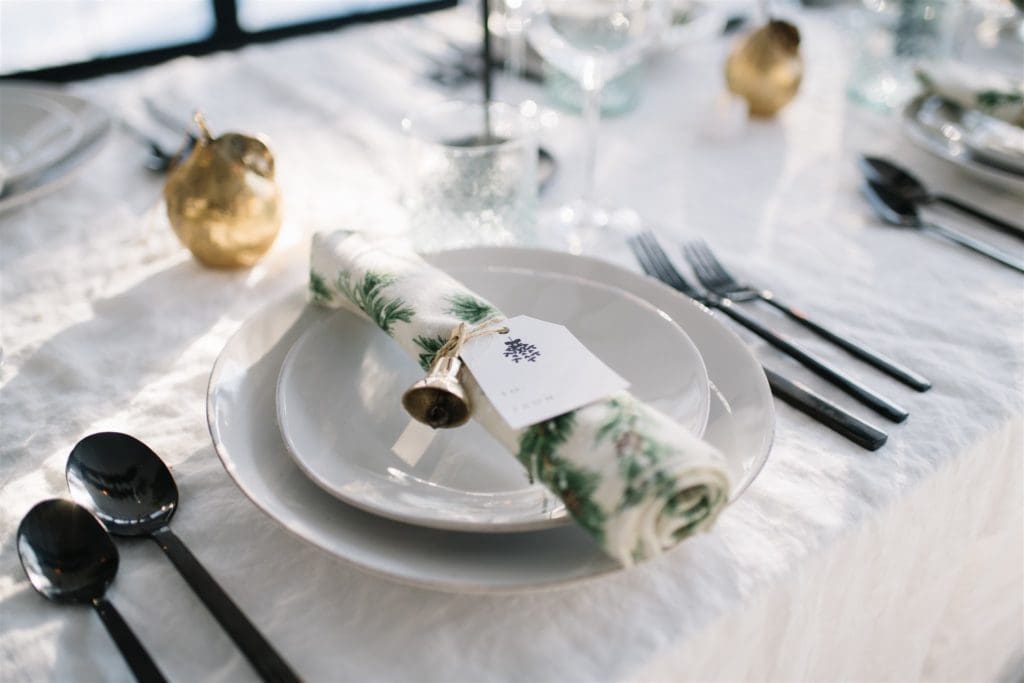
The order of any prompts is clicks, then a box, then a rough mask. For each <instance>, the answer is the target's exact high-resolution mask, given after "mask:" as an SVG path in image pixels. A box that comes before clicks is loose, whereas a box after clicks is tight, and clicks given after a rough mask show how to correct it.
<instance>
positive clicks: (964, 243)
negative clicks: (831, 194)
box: [861, 181, 1024, 273]
mask: <svg viewBox="0 0 1024 683" xmlns="http://www.w3.org/2000/svg"><path fill="white" fill-rule="evenodd" d="M861 191H862V192H863V194H864V197H865V198H866V199H867V200H868V203H869V204H871V207H872V208H873V209H874V210H875V213H876V214H878V216H879V217H880V218H881V219H882V220H883V221H885V222H886V223H888V224H889V225H893V226H896V227H901V228H911V229H914V230H921V231H922V232H930V233H934V234H936V235H938V236H940V237H942V238H944V239H946V240H949V241H950V242H954V243H956V244H958V245H960V246H961V247H964V248H965V249H970V250H971V251H973V252H975V253H977V254H981V255H982V256H985V257H987V258H989V259H992V260H993V261H996V262H997V263H1000V264H1002V265H1004V266H1006V267H1008V268H1011V269H1013V270H1016V271H1017V272H1019V273H1024V262H1021V261H1020V260H1018V259H1016V258H1014V257H1013V256H1012V255H1010V254H1007V253H1005V252H1003V251H1002V250H1000V249H997V248H996V247H993V246H992V245H990V244H987V243H986V242H982V241H981V240H977V239H974V238H973V237H971V236H969V235H965V234H963V233H961V232H958V231H956V230H953V229H951V228H947V227H945V226H942V225H938V224H936V223H932V222H929V221H925V220H922V218H921V214H920V213H919V212H918V210H917V204H916V203H914V202H913V201H911V200H909V199H907V198H906V197H904V196H902V195H900V194H899V193H897V192H893V191H892V190H891V189H890V188H889V187H887V186H885V185H879V184H877V183H873V182H871V181H868V182H866V183H865V184H864V185H863V186H862V187H861Z"/></svg>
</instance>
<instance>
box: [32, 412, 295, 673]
mask: <svg viewBox="0 0 1024 683" xmlns="http://www.w3.org/2000/svg"><path fill="white" fill-rule="evenodd" d="M65 476H66V479H67V483H68V489H69V491H70V492H71V497H72V498H73V499H74V501H75V502H71V501H68V500H61V499H51V500H46V501H43V502H41V503H39V504H37V505H36V506H35V507H33V508H32V510H30V511H29V513H28V514H27V515H26V516H25V518H24V519H23V520H22V522H21V525H20V526H19V528H18V534H17V538H18V554H19V556H20V558H21V564H22V567H23V568H24V570H25V573H26V575H28V577H29V580H30V582H31V583H32V586H33V587H34V588H35V589H36V590H37V591H38V592H39V593H41V594H42V595H44V596H45V597H47V598H49V599H50V600H53V601H55V602H60V603H79V604H83V603H88V604H92V605H93V607H94V608H95V609H96V611H97V613H99V615H100V618H101V619H102V620H103V623H104V625H106V627H107V629H108V630H109V631H110V634H111V636H112V637H113V639H114V641H115V643H116V644H117V646H118V648H119V649H120V651H121V653H122V655H124V658H125V660H126V662H127V663H128V666H129V668H131V670H132V672H133V673H134V674H135V676H136V678H138V679H139V680H140V681H163V680H165V679H164V677H163V676H162V674H161V673H160V671H159V669H158V668H157V666H156V664H155V663H154V662H153V660H152V658H151V657H150V656H149V654H148V653H147V651H146V649H145V647H144V646H143V645H142V644H141V643H140V642H139V640H138V638H136V636H135V635H134V633H133V632H132V630H131V628H130V627H129V626H128V625H127V623H126V622H125V621H124V619H123V618H121V616H120V614H118V612H117V610H116V609H115V608H114V606H113V605H112V604H110V603H109V602H108V601H107V600H106V599H105V598H104V597H103V595H104V593H105V591H106V589H107V587H109V585H110V584H111V583H112V582H113V580H114V576H115V574H116V573H117V567H118V553H117V548H116V547H115V545H114V543H113V541H112V540H111V534H112V535H115V536H125V537H149V538H151V539H153V540H154V541H156V543H157V545H159V546H160V549H161V550H163V551H164V553H165V554H166V555H167V557H168V558H169V559H170V561H171V563H172V564H173V565H174V566H175V568H176V569H177V570H178V572H179V573H180V574H181V575H182V577H183V578H184V579H185V581H186V582H187V583H188V584H189V586H190V587H191V588H192V590H193V591H194V592H195V593H196V595H197V596H198V597H199V598H200V600H202V602H203V603H204V604H205V605H206V606H207V608H208V609H209V610H210V613H211V614H212V615H213V616H214V617H215V618H216V619H217V621H218V622H219V623H220V625H221V626H222V627H223V628H224V630H225V632H227V634H228V635H229V636H230V637H231V638H232V640H234V641H235V643H236V644H237V645H238V647H239V649H240V650H241V651H242V653H243V654H244V655H245V657H246V658H247V659H248V660H249V662H250V663H251V664H252V666H253V668H254V669H255V670H256V672H257V673H258V674H259V675H260V677H261V678H262V679H263V680H265V681H280V682H283V683H284V682H294V681H299V680H300V679H299V677H298V676H297V675H296V674H295V673H294V672H293V671H292V669H291V668H290V667H289V666H288V664H287V663H286V662H285V661H284V659H282V658H281V656H280V655H279V654H278V653H277V652H276V651H275V650H274V648H273V646H271V645H270V643H269V642H267V640H266V639H265V638H264V637H263V635H262V634H260V632H259V631H258V630H257V629H256V627H255V626H253V625H252V623H251V622H250V621H249V620H248V618H246V616H245V615H244V614H243V613H242V611H241V610H240V609H239V608H238V606H237V605H235V603H234V601H232V600H231V598H230V597H229V596H228V595H227V593H225V592H224V590H223V589H222V588H221V587H220V586H219V585H218V584H217V582H216V580H215V579H214V578H213V577H212V576H210V574H209V572H207V571H206V569H205V568H204V567H203V566H202V565H201V564H200V563H199V560H197V559H196V558H195V556H194V555H192V553H191V552H190V551H189V550H188V548H187V547H186V546H185V544H184V543H183V542H182V541H181V540H180V539H179V538H178V537H177V536H176V535H175V534H174V533H173V532H172V531H171V529H170V527H169V526H168V525H169V523H170V520H171V517H172V516H173V515H174V513H175V511H176V510H177V508H178V488H177V485H176V484H175V482H174V478H173V477H172V475H171V473H170V470H168V469H167V467H166V465H164V463H163V461H162V460H161V459H160V457H159V456H158V455H157V454H156V453H154V452H153V451H152V450H151V449H150V448H149V447H148V446H147V445H146V444H144V443H142V442H141V441H139V440H138V439H136V438H134V437H132V436H129V435H127V434H120V433H117V432H101V433H97V434H92V435H90V436H87V437H85V438H84V439H82V440H81V441H79V442H78V444H77V445H76V446H75V447H74V449H72V451H71V455H70V456H69V457H68V462H67V466H66V469H65Z"/></svg>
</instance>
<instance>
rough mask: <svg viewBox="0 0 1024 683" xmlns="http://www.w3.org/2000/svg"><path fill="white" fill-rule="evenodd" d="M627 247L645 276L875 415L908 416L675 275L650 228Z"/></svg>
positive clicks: (897, 418) (725, 299) (729, 303)
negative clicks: (730, 323) (743, 329)
mask: <svg viewBox="0 0 1024 683" xmlns="http://www.w3.org/2000/svg"><path fill="white" fill-rule="evenodd" d="M629 246H630V248H631V249H632V250H633V253H634V254H635V255H636V257H637V260H638V261H639V262H640V265H641V267H642V268H643V269H644V271H645V272H646V273H647V274H648V275H652V276H653V277H656V278H657V279H659V280H661V281H662V282H664V283H665V284H667V285H668V286H670V287H672V288H673V289H675V290H677V291H679V292H682V293H683V294H685V295H686V296H688V297H690V298H691V299H694V300H696V301H698V302H700V303H702V304H704V305H705V306H707V307H709V308H714V309H717V310H719V311H721V312H722V313H724V314H725V315H727V316H729V317H730V318H732V319H733V320H735V321H736V322H738V323H739V324H741V325H743V326H744V327H746V328H747V329H748V330H750V331H751V332H753V333H754V334H756V335H757V336H759V337H761V338H762V339H764V340H765V341H766V342H768V343H769V344H771V345H772V346H774V347H775V348H777V349H779V350H780V351H782V352H783V353H785V354H786V355H788V356H790V357H791V358H793V359H794V360H796V361H798V362H799V363H800V364H801V365H803V366H804V367H806V368H807V369H809V370H810V371H811V372H813V373H814V374H816V375H818V376H819V377H822V378H824V379H826V380H828V381H829V382H831V383H832V384H834V385H835V386H836V387H838V388H840V389H842V390H843V391H844V392H846V393H847V394H849V395H850V396H852V397H853V398H855V399H856V400H857V401H859V402H860V403H862V404H863V405H865V406H867V407H869V408H871V409H872V410H874V411H875V412H876V413H878V414H879V415H882V416H884V417H886V418H888V419H889V420H892V421H893V422H903V421H904V420H906V419H907V417H908V416H909V415H910V413H909V412H907V411H906V410H905V409H904V408H902V407H900V406H899V405H897V404H896V403H894V402H893V401H891V400H889V399H887V398H885V397H884V396H882V395H881V394H879V393H877V392H875V391H874V390H873V389H870V388H869V387H867V386H865V385H864V384H862V383H861V382H859V381H858V380H856V379H853V378H852V377H849V376H848V375H846V374H845V373H843V372H841V371H840V370H838V369H836V368H835V367H833V366H832V365H831V364H829V363H828V362H826V361H824V360H822V359H820V358H818V357H817V356H815V355H814V354H812V353H810V352H809V351H806V350H804V349H803V348H801V347H799V346H797V345H796V344H794V343H793V342H791V341H789V340H788V339H786V338H785V337H784V336H782V335H781V334H778V333H777V332H774V331H773V330H770V329H768V328H767V327H765V326H764V325H762V324H761V323H759V322H758V321H757V320H755V319H754V318H751V317H750V316H748V315H747V314H746V313H743V312H742V311H740V310H738V309H737V308H736V306H735V305H734V303H733V301H732V300H731V299H729V298H728V297H724V296H719V295H717V294H715V293H713V292H703V293H702V292H700V291H698V290H697V289H696V288H695V287H693V286H692V285H691V284H690V283H689V282H687V281H686V279H685V278H683V276H682V275H680V274H679V271H678V270H676V267H675V266H674V265H672V262H671V261H670V260H669V258H668V255H667V254H666V253H665V250H664V249H662V248H661V245H659V244H658V241H657V238H655V237H654V234H653V233H651V232H650V231H644V232H641V233H638V234H636V235H633V236H632V237H630V238H629Z"/></svg>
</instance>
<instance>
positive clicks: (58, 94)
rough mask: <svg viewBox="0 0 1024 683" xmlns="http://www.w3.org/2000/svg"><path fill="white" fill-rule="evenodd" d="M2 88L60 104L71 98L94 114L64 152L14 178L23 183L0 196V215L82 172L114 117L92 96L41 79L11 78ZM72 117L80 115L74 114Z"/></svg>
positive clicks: (109, 130) (102, 142)
mask: <svg viewBox="0 0 1024 683" xmlns="http://www.w3.org/2000/svg"><path fill="white" fill-rule="evenodd" d="M5 89H17V90H24V91H30V92H32V93H34V94H36V95H39V96H41V97H46V98H51V99H53V100H54V101H55V102H59V103H61V104H62V105H64V106H68V103H69V102H71V101H74V102H75V103H76V104H77V105H79V106H81V107H83V109H82V113H83V114H85V113H86V112H88V113H90V114H91V115H95V116H96V117H97V122H96V126H95V128H94V129H91V130H89V131H85V132H83V135H82V138H81V140H79V142H78V144H77V145H76V146H75V148H74V149H72V150H71V151H70V152H69V153H68V154H67V155H65V156H64V157H63V158H62V159H61V160H60V161H58V162H56V163H54V164H53V165H52V166H51V167H49V168H47V169H44V170H42V171H40V172H39V173H37V174H36V175H34V176H32V177H31V178H25V179H23V180H21V181H19V182H18V184H20V185H22V186H23V187H21V188H19V189H17V190H16V191H14V192H12V193H11V194H9V195H3V196H0V215H2V214H4V213H7V212H9V211H14V210H16V209H18V208H20V207H22V206H24V205H25V204H29V203H31V202H33V201H35V200H37V199H40V198H43V197H46V196H47V195H49V194H52V193H53V192H56V191H57V190H59V189H61V188H63V187H65V186H66V185H68V184H70V183H71V182H72V181H74V180H75V179H76V178H77V177H78V176H79V175H81V173H82V169H84V168H85V167H86V166H88V165H89V164H91V163H92V162H94V161H95V160H96V159H97V158H98V157H99V155H100V154H101V153H102V152H103V151H104V149H106V147H107V145H108V144H109V143H110V141H111V139H112V138H113V137H114V136H113V135H112V134H111V133H112V132H113V129H114V118H113V116H112V115H111V114H110V111H109V110H108V109H107V108H106V107H104V106H102V105H100V104H97V103H96V102H93V101H92V100H89V99H86V98H84V97H81V96H79V95H76V94H74V93H70V92H67V91H66V90H64V89H61V88H56V87H54V86H53V84H52V83H45V82H41V81H25V80H15V81H10V82H0V91H2V90H5ZM76 118H82V117H80V116H77V115H76ZM4 184H5V186H8V185H9V186H13V185H14V184H15V183H13V182H5V183H4Z"/></svg>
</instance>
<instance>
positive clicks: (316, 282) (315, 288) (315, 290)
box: [309, 269, 331, 306]
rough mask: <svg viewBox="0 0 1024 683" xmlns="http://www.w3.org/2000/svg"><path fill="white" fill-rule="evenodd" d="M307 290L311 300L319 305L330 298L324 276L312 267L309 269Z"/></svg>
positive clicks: (329, 291)
mask: <svg viewBox="0 0 1024 683" xmlns="http://www.w3.org/2000/svg"><path fill="white" fill-rule="evenodd" d="M309 292H310V294H311V295H312V296H313V301H314V302H315V303H317V304H320V305H321V306H322V305H324V304H326V303H327V302H328V301H330V300H331V290H330V289H329V288H328V287H327V281H326V280H324V276H323V275H321V274H320V273H318V272H316V271H315V270H312V269H310V271H309Z"/></svg>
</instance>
